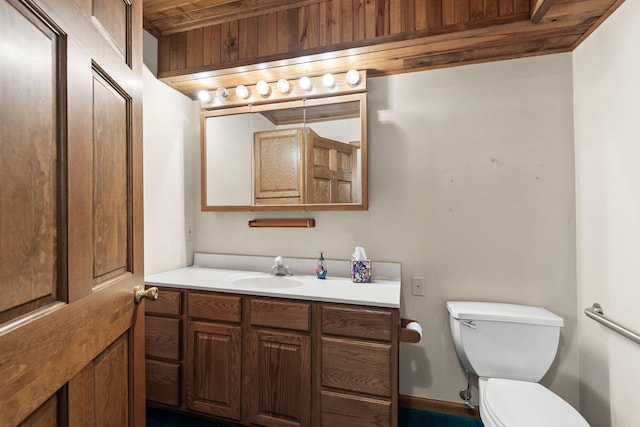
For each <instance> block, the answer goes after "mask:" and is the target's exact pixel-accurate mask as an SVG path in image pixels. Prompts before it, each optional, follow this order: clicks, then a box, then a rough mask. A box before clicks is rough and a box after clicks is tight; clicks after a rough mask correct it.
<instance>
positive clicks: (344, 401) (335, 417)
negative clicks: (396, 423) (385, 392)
mask: <svg viewBox="0 0 640 427" xmlns="http://www.w3.org/2000/svg"><path fill="white" fill-rule="evenodd" d="M321 408H322V409H321V413H322V425H323V426H350V427H370V426H390V425H393V423H392V422H391V416H392V415H391V401H389V400H381V399H372V398H368V397H362V396H354V395H351V394H342V393H334V392H331V391H322V392H321Z"/></svg>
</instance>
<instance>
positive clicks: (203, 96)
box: [198, 89, 211, 102]
mask: <svg viewBox="0 0 640 427" xmlns="http://www.w3.org/2000/svg"><path fill="white" fill-rule="evenodd" d="M198 99H199V100H200V101H202V102H209V101H211V94H210V93H209V91H208V90H204V89H202V90H199V91H198Z"/></svg>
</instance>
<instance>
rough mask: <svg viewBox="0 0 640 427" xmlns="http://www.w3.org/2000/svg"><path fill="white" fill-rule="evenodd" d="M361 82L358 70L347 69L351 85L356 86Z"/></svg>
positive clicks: (348, 81)
mask: <svg viewBox="0 0 640 427" xmlns="http://www.w3.org/2000/svg"><path fill="white" fill-rule="evenodd" d="M359 82H360V73H359V72H358V70H353V69H351V70H349V71H347V83H349V85H351V86H355V85H357V84H358V83H359Z"/></svg>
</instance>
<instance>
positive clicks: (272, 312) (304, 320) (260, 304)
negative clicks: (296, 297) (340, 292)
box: [250, 298, 311, 332]
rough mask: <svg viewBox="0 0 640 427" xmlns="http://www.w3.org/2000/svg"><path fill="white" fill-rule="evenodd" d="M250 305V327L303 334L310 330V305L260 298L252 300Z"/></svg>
mask: <svg viewBox="0 0 640 427" xmlns="http://www.w3.org/2000/svg"><path fill="white" fill-rule="evenodd" d="M250 304H251V305H250V308H251V316H250V317H251V320H250V323H251V325H252V326H266V327H269V328H281V329H290V330H294V331H304V332H309V331H310V330H311V305H310V304H307V303H301V302H291V301H275V300H270V299H262V298H252V299H251V301H250Z"/></svg>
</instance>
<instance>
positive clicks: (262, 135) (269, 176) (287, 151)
mask: <svg viewBox="0 0 640 427" xmlns="http://www.w3.org/2000/svg"><path fill="white" fill-rule="evenodd" d="M302 136H303V135H302V129H284V130H271V131H264V132H256V133H255V134H254V158H255V163H254V180H255V182H254V193H255V198H254V203H255V204H256V205H273V204H292V205H293V204H302V203H304V191H303V188H304V174H303V170H304V161H303V153H304V139H303V137H302Z"/></svg>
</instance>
